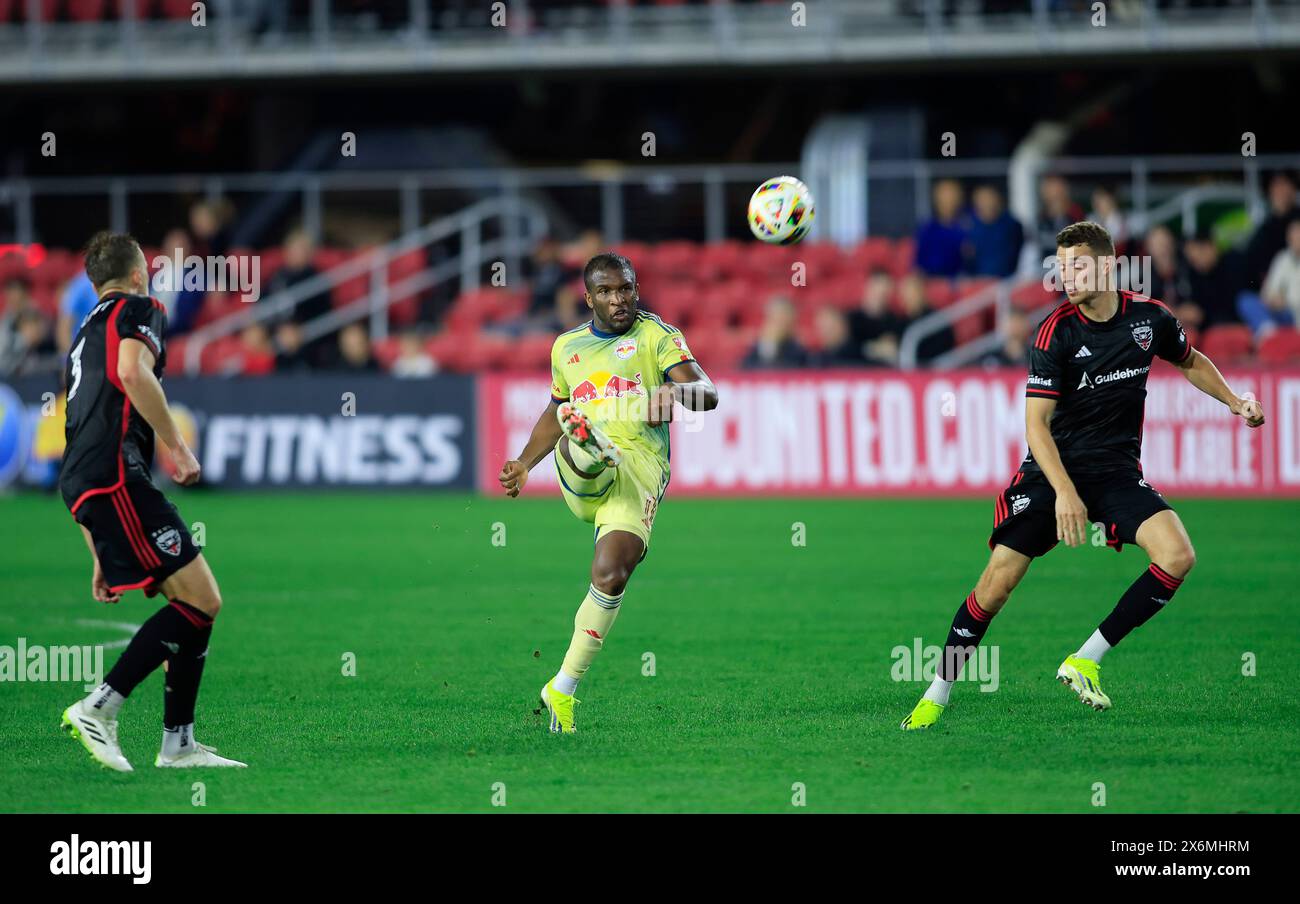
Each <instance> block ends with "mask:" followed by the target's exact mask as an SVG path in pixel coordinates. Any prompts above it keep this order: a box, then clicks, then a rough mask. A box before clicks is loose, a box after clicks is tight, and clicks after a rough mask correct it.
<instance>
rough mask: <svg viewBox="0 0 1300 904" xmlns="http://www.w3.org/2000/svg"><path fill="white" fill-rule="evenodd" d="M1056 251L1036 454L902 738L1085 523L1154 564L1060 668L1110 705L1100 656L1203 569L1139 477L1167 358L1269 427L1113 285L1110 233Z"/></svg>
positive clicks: (1142, 299) (1067, 235)
mask: <svg viewBox="0 0 1300 904" xmlns="http://www.w3.org/2000/svg"><path fill="white" fill-rule="evenodd" d="M1056 244H1057V251H1056V259H1057V264H1058V266H1059V267H1060V273H1061V276H1062V280H1063V283H1064V288H1065V294H1066V297H1067V299H1068V300H1067V301H1066V302H1065V303H1064V304H1062V305H1061V306H1060V307H1058V308H1057V309H1056V310H1054V311H1053V312H1052V313H1051V314H1049V315H1048V316H1047V317H1046V319H1044V320H1043V322H1042V324H1041V325H1040V326H1039V328H1038V333H1037V335H1036V336H1035V338H1034V345H1033V348H1032V349H1030V354H1029V378H1028V381H1027V384H1026V387H1025V395H1026V397H1027V398H1026V402H1025V434H1026V439H1027V440H1028V445H1029V454H1028V455H1027V456H1026V457H1025V460H1024V463H1023V464H1022V465H1021V466H1020V470H1019V471H1017V472H1016V474H1015V475H1014V476H1013V477H1012V479H1011V483H1010V485H1009V486H1008V487H1007V488H1006V489H1005V490H1003V491H1002V493H1001V495H999V496H998V497H997V499H995V500H994V517H993V534H992V536H991V537H990V538H989V548H990V549H991V550H992V551H993V553H992V555H991V556H990V557H989V563H988V566H987V567H986V568H985V569H984V574H983V575H981V576H980V579H979V583H978V584H976V585H975V589H974V590H973V591H972V592H971V594H970V595H969V596H968V597H966V599H965V600H964V601H963V602H962V604H961V606H959V607H958V609H957V614H956V616H955V617H954V618H953V621H952V627H951V629H950V630H949V632H948V639H947V642H946V643H945V645H944V655H943V659H942V661H941V663H940V666H939V672H938V674H937V675H936V677H935V679H934V681H933V682H932V683H931V685H930V688H929V689H928V690H927V691H926V692H925V696H924V697H922V699H921V702H920V703H918V704H917V705H916V708H915V709H914V710H912V713H911V715H909V716H908V717H907V718H906V719H904V720H903V724H902V727H903V728H904V729H905V730H911V729H918V728H928V727H930V726H931V725H933V724H934V723H935V722H937V721H938V720H939V717H940V716H941V715H942V714H943V709H944V707H945V706H946V705H947V703H948V695H949V692H950V691H951V689H952V684H953V682H954V681H955V680H956V678H957V676H958V675H959V674H960V672H961V668H962V666H963V665H964V664H965V662H966V660H967V659H968V658H969V656H970V655H971V653H973V652H974V650H975V647H976V646H977V645H978V644H979V642H980V641H981V640H982V639H983V637H984V634H985V632H986V631H987V630H988V626H989V622H990V620H991V619H992V618H993V616H994V615H996V614H997V613H998V611H999V610H1000V609H1001V608H1002V606H1003V604H1004V603H1006V601H1007V597H1008V596H1010V595H1011V591H1012V590H1014V589H1015V587H1016V585H1017V584H1019V583H1020V581H1021V579H1022V578H1023V577H1024V576H1025V572H1026V571H1028V570H1029V563H1030V562H1031V561H1032V560H1033V559H1035V558H1036V557H1038V556H1041V555H1043V554H1044V553H1046V552H1047V551H1048V550H1050V549H1051V548H1052V547H1054V546H1055V545H1056V544H1057V543H1058V542H1059V541H1062V540H1064V541H1065V543H1066V545H1068V546H1077V545H1079V544H1081V543H1084V542H1086V539H1087V529H1088V525H1089V523H1096V524H1099V525H1100V526H1101V527H1102V528H1103V529H1104V530H1105V539H1106V543H1107V545H1109V546H1111V547H1112V548H1114V549H1115V550H1116V551H1119V549H1120V548H1121V547H1122V546H1123V545H1124V544H1125V543H1136V544H1137V545H1138V546H1140V547H1142V549H1143V550H1144V551H1145V552H1146V554H1147V555H1148V556H1149V557H1150V559H1151V564H1150V566H1149V567H1148V568H1147V569H1146V570H1145V571H1143V572H1142V574H1141V575H1140V576H1139V577H1138V579H1137V580H1136V581H1134V582H1133V585H1132V586H1131V587H1129V589H1128V590H1127V591H1126V592H1125V593H1124V595H1123V596H1122V597H1120V600H1119V603H1118V604H1116V606H1115V608H1114V610H1113V611H1112V612H1111V613H1110V615H1108V616H1106V618H1105V619H1104V620H1103V621H1102V623H1101V625H1100V626H1099V627H1098V628H1097V630H1096V631H1095V632H1093V634H1092V636H1091V637H1089V638H1088V639H1087V641H1085V642H1084V644H1083V646H1082V647H1080V648H1079V650H1078V651H1077V652H1076V653H1074V654H1073V655H1071V656H1068V657H1066V659H1065V662H1063V663H1062V664H1061V667H1060V668H1059V669H1058V670H1057V673H1056V677H1057V679H1058V680H1060V681H1061V682H1062V683H1064V684H1066V685H1067V686H1069V687H1070V688H1071V689H1072V690H1073V691H1074V692H1075V693H1076V694H1078V696H1079V699H1080V700H1082V701H1083V702H1084V703H1086V704H1088V705H1089V706H1091V707H1092V708H1093V709H1096V710H1103V709H1106V708H1108V707H1109V706H1110V698H1109V697H1107V696H1106V694H1105V693H1104V692H1103V691H1102V689H1101V680H1100V666H1099V665H1098V663H1099V661H1100V660H1101V657H1102V656H1103V655H1104V654H1105V653H1106V651H1108V650H1109V649H1110V648H1111V647H1113V646H1115V645H1116V644H1117V643H1119V642H1120V641H1121V640H1123V639H1124V637H1126V636H1127V635H1128V634H1129V632H1131V631H1132V630H1133V629H1134V628H1137V627H1138V626H1139V625H1141V624H1143V623H1144V622H1146V621H1147V619H1149V618H1151V616H1153V615H1155V614H1156V613H1157V612H1159V611H1160V610H1161V609H1162V608H1163V607H1164V606H1165V604H1166V603H1168V602H1169V600H1170V599H1172V598H1173V595H1174V593H1175V591H1177V590H1178V587H1179V585H1180V584H1182V582H1183V578H1184V577H1186V575H1187V573H1188V572H1189V571H1190V570H1191V568H1192V565H1193V564H1194V563H1195V561H1196V558H1195V553H1194V552H1193V551H1192V544H1191V541H1190V540H1189V539H1188V537H1187V531H1186V530H1184V529H1183V524H1182V521H1180V520H1179V518H1178V515H1176V514H1175V513H1174V511H1173V509H1171V508H1170V507H1169V504H1168V503H1167V502H1165V500H1164V499H1163V498H1162V497H1161V495H1160V494H1159V493H1158V492H1156V490H1155V489H1154V488H1153V487H1152V486H1151V485H1150V484H1148V483H1147V482H1146V481H1145V480H1144V479H1143V478H1142V465H1141V463H1140V462H1139V460H1138V459H1139V455H1140V454H1141V450H1142V416H1143V408H1144V402H1145V399H1146V382H1147V373H1148V372H1149V371H1150V369H1151V364H1152V361H1153V360H1154V359H1155V358H1156V357H1157V356H1158V357H1161V358H1164V359H1165V360H1166V361H1170V362H1172V363H1173V364H1175V365H1176V366H1177V367H1179V368H1180V369H1181V370H1182V372H1183V374H1184V375H1185V376H1186V377H1187V379H1188V380H1189V381H1190V382H1191V384H1192V385H1193V386H1195V387H1196V388H1197V389H1199V390H1201V391H1202V392H1204V393H1206V394H1207V395H1209V396H1212V397H1213V398H1216V399H1218V400H1219V401H1221V402H1223V403H1224V404H1225V405H1227V406H1228V409H1229V410H1230V411H1231V412H1232V413H1233V414H1234V415H1238V416H1240V417H1242V418H1244V419H1245V421H1246V423H1247V424H1249V425H1250V426H1251V427H1258V426H1259V425H1260V424H1262V423H1264V412H1263V409H1262V408H1261V406H1260V404H1259V402H1257V401H1254V400H1253V399H1243V398H1240V397H1238V396H1237V395H1235V394H1234V393H1233V392H1232V390H1231V389H1229V388H1228V384H1227V383H1226V382H1224V379H1223V376H1222V375H1221V374H1220V373H1219V371H1218V369H1217V368H1216V367H1215V366H1214V364H1213V363H1212V362H1211V361H1210V359H1209V358H1207V357H1205V356H1204V355H1203V354H1201V353H1200V352H1198V351H1196V350H1195V349H1193V348H1192V347H1191V345H1190V344H1189V343H1188V341H1187V335H1186V334H1185V333H1184V332H1183V328H1182V326H1181V324H1179V322H1178V319H1177V318H1176V317H1175V316H1174V314H1173V312H1172V311H1170V310H1169V308H1168V307H1166V306H1165V305H1164V304H1163V303H1162V302H1159V301H1156V300H1155V299H1153V298H1147V297H1146V296H1143V295H1135V294H1133V293H1131V292H1124V291H1117V290H1116V289H1115V288H1114V282H1115V269H1114V268H1115V246H1114V243H1113V242H1112V240H1111V237H1110V234H1109V233H1107V232H1106V230H1105V229H1103V228H1102V227H1101V226H1098V225H1097V224H1096V223H1086V222H1085V223H1075V224H1073V225H1072V226H1067V227H1066V228H1065V229H1063V230H1061V232H1060V234H1058V235H1057V237H1056Z"/></svg>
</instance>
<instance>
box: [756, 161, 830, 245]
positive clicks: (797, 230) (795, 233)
mask: <svg viewBox="0 0 1300 904" xmlns="http://www.w3.org/2000/svg"><path fill="white" fill-rule="evenodd" d="M814 212H815V210H814V207H813V196H812V192H811V191H809V190H808V186H806V185H804V184H803V183H802V182H800V181H799V180H798V179H796V178H795V177H794V176H777V177H776V178H774V179H768V180H766V181H765V182H764V183H763V184H762V185H760V186H759V187H758V188H757V189H756V190H755V191H754V194H753V195H752V196H750V199H749V229H750V231H751V232H753V233H754V237H755V238H757V239H759V240H760V241H764V242H768V243H770V244H773V245H793V244H794V243H795V242H798V241H800V240H801V239H802V238H803V237H804V236H806V235H807V234H808V230H809V229H811V228H812V222H813V214H814Z"/></svg>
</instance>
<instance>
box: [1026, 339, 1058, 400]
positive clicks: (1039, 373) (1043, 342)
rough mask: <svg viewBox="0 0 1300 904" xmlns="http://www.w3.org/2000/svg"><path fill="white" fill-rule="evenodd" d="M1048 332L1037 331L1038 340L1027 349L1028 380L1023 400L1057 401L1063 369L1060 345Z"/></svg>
mask: <svg viewBox="0 0 1300 904" xmlns="http://www.w3.org/2000/svg"><path fill="white" fill-rule="evenodd" d="M1054 339H1055V336H1054V335H1053V334H1052V333H1050V332H1045V331H1043V330H1040V331H1039V339H1038V340H1037V341H1035V342H1034V344H1033V345H1032V346H1030V349H1029V378H1028V379H1027V380H1026V381H1025V398H1029V399H1059V398H1060V397H1061V376H1062V373H1063V372H1064V370H1065V368H1064V366H1063V362H1062V361H1061V347H1062V346H1061V343H1060V342H1056V341H1053V340H1054Z"/></svg>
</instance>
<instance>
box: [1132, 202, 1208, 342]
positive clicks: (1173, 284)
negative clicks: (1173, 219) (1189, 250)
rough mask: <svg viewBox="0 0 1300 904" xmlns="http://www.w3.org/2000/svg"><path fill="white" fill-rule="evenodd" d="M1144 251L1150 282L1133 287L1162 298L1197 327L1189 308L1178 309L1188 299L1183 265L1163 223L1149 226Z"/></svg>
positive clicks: (1180, 315)
mask: <svg viewBox="0 0 1300 904" xmlns="http://www.w3.org/2000/svg"><path fill="white" fill-rule="evenodd" d="M1146 253H1147V254H1148V255H1149V256H1150V258H1151V284H1150V285H1148V286H1144V287H1138V286H1134V287H1133V288H1134V289H1135V290H1138V291H1141V292H1142V293H1144V294H1146V295H1149V296H1150V297H1152V298H1156V299H1159V300H1160V301H1163V302H1164V303H1165V304H1167V305H1168V306H1169V308H1170V309H1171V310H1172V311H1173V312H1174V313H1175V314H1177V315H1178V318H1179V319H1180V320H1182V321H1183V322H1184V323H1185V324H1186V325H1188V326H1196V327H1199V323H1192V322H1191V319H1190V318H1191V314H1192V312H1191V311H1180V310H1179V309H1180V308H1181V307H1182V306H1183V302H1184V301H1185V300H1186V299H1187V291H1188V289H1187V280H1186V272H1185V271H1186V265H1185V264H1184V263H1183V261H1182V260H1181V259H1180V258H1179V256H1178V240H1177V239H1175V238H1174V234H1173V233H1172V232H1171V231H1169V229H1168V228H1167V227H1165V226H1156V227H1154V228H1153V229H1151V230H1150V231H1149V232H1148V233H1147V236H1146ZM1185 315H1186V316H1185ZM1197 316H1198V317H1199V312H1197Z"/></svg>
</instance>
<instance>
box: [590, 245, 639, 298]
mask: <svg viewBox="0 0 1300 904" xmlns="http://www.w3.org/2000/svg"><path fill="white" fill-rule="evenodd" d="M597 270H627V271H628V272H630V273H631V274H632V281H633V282H636V267H633V266H632V262H631V261H630V260H628V259H627V258H625V257H624V256H623V255H621V254H619V253H618V252H617V251H602V252H601V253H600V254H597V255H596V256H595V257H593V258H592V259H591V260H589V261H587V266H586V267H584V268H583V269H582V284H583V285H584V286H586V287H587V291H588V292H590V291H591V277H592V276H593V275H594V274H595V272H596V271H597Z"/></svg>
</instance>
